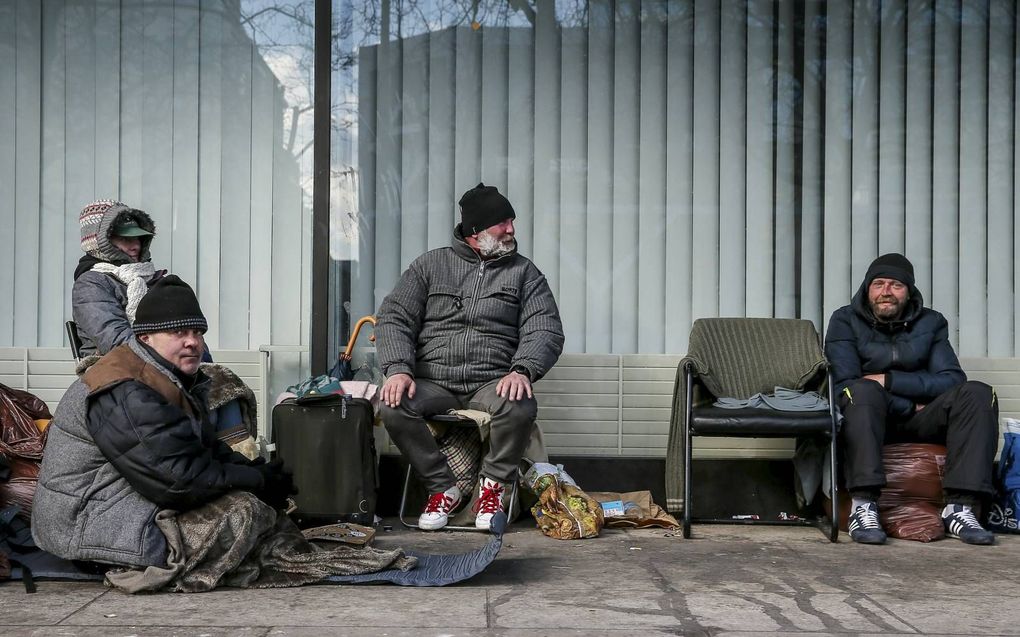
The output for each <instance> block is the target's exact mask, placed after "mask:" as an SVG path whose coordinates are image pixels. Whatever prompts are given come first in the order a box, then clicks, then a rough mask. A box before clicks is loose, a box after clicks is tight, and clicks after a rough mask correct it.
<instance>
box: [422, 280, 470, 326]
mask: <svg viewBox="0 0 1020 637" xmlns="http://www.w3.org/2000/svg"><path fill="white" fill-rule="evenodd" d="M466 303H467V302H466V301H465V299H464V297H463V296H462V295H461V290H460V289H458V288H455V287H453V286H452V285H433V286H432V287H431V288H430V289H429V296H428V299H427V300H426V301H425V318H426V320H429V321H460V320H463V319H462V317H463V316H464V308H465V305H466Z"/></svg>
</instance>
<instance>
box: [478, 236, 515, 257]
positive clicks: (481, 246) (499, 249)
mask: <svg viewBox="0 0 1020 637" xmlns="http://www.w3.org/2000/svg"><path fill="white" fill-rule="evenodd" d="M476 239H477V241H478V254H480V255H482V257H484V258H486V259H494V258H496V257H501V256H503V255H504V254H510V253H511V252H513V251H514V246H515V245H516V242H515V241H514V238H513V236H512V235H503V238H502V239H497V238H496V237H494V236H492V235H491V234H489V231H488V230H482V231H481V232H479V233H478V235H477V236H476Z"/></svg>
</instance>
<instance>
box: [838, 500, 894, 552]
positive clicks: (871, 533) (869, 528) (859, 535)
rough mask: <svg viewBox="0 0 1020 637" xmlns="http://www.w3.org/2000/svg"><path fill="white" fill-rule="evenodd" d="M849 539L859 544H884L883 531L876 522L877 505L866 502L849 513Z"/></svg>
mask: <svg viewBox="0 0 1020 637" xmlns="http://www.w3.org/2000/svg"><path fill="white" fill-rule="evenodd" d="M847 528H848V530H849V531H850V539H851V540H853V541H854V542H857V543H859V544H885V531H883V530H882V525H881V524H879V522H878V505H877V504H875V503H874V502H868V503H866V504H862V505H861V506H859V507H857V508H856V509H854V510H853V512H851V513H850V522H849V524H848V525H847Z"/></svg>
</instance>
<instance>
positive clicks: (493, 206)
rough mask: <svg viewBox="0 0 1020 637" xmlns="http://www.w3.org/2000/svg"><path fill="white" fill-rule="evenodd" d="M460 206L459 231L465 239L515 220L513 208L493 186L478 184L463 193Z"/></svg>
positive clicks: (515, 215)
mask: <svg viewBox="0 0 1020 637" xmlns="http://www.w3.org/2000/svg"><path fill="white" fill-rule="evenodd" d="M458 203H459V204H460V231H461V233H463V235H464V236H465V237H469V236H471V235H473V234H478V233H479V232H481V231H482V230H485V229H486V228H491V227H492V226H494V225H496V224H497V223H502V222H503V221H506V220H507V219H516V218H517V214H516V213H515V212H514V207H513V206H511V205H510V202H509V201H507V198H506V197H504V196H503V195H501V194H499V190H497V189H496V187H495V186H486V185H485V184H481V183H480V184H478V185H477V186H475V187H474V188H472V189H471V190H469V191H467V192H466V193H464V196H463V197H461V198H460V201H459V202H458Z"/></svg>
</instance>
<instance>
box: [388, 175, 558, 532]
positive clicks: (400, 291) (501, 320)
mask: <svg viewBox="0 0 1020 637" xmlns="http://www.w3.org/2000/svg"><path fill="white" fill-rule="evenodd" d="M460 212H461V222H460V224H459V225H458V226H457V227H456V228H455V229H454V232H453V245H452V246H451V247H448V248H439V249H437V250H432V251H430V252H427V253H425V254H424V255H422V256H420V257H418V258H417V259H415V260H414V262H413V263H411V265H410V267H408V269H407V271H406V272H404V274H403V276H401V278H400V281H399V282H398V283H397V286H396V287H395V288H394V289H393V291H392V292H391V293H390V294H389V295H388V296H387V297H386V299H385V300H384V301H383V303H382V305H381V306H380V308H379V323H378V325H377V327H376V333H377V334H378V337H379V345H378V356H379V362H380V365H381V367H382V370H383V373H384V374H386V377H387V378H386V384H385V385H383V389H382V403H383V404H382V407H381V415H382V419H383V423H385V425H386V430H387V431H388V432H389V434H390V437H391V438H392V439H393V441H394V443H395V444H396V445H397V447H399V448H400V450H401V452H403V453H404V455H405V456H407V458H408V461H409V462H410V463H411V466H412V467H414V469H415V471H417V473H418V475H419V476H420V477H421V478H422V480H423V481H424V483H425V487H426V488H427V489H428V492H429V499H428V502H427V503H426V505H425V510H424V511H423V512H422V514H421V516H420V517H419V518H418V527H419V528H421V529H425V530H436V529H440V528H442V527H444V526H446V524H447V522H448V520H449V516H450V514H451V513H452V512H453V511H454V510H455V509H457V508H458V506H459V505H460V504H461V503H462V502H463V501H464V500H466V499H470V498H471V494H468V493H462V491H461V488H460V487H458V486H457V481H456V478H455V476H454V474H453V471H452V470H451V469H450V467H449V465H448V464H447V461H446V457H445V456H444V455H443V454H442V453H441V452H440V450H439V445H438V444H437V442H436V440H435V438H434V437H433V436H432V434H431V433H430V431H429V429H428V427H427V426H426V424H425V418H427V417H430V416H434V415H436V414H443V413H446V412H447V411H448V410H451V409H472V410H476V411H480V412H485V413H487V414H489V416H490V417H491V422H490V423H489V439H488V443H489V451H488V453H487V454H486V455H485V457H484V458H483V460H482V468H481V478H480V480H479V484H478V490H477V491H476V492H475V494H476V495H477V501H476V505H475V512H476V514H477V515H476V516H475V526H476V527H477V528H480V529H488V528H489V524H490V521H491V520H492V517H493V515H495V514H496V513H497V512H499V511H501V510H503V507H504V506H505V504H504V502H503V496H504V492H505V490H506V486H507V485H508V484H510V483H512V482H513V481H514V480H516V479H517V470H518V465H519V464H520V461H521V458H522V456H523V454H524V451H525V449H526V447H527V445H528V442H529V439H530V437H531V433H532V429H533V427H534V421H535V414H536V413H537V409H538V407H537V404H536V402H535V398H534V396H533V394H532V391H531V384H532V383H533V382H535V381H537V380H538V379H539V378H541V377H542V376H544V375H545V373H546V372H547V371H549V368H550V367H552V366H553V364H554V363H555V362H556V360H557V358H558V357H559V355H560V352H561V351H562V349H563V326H562V325H561V323H560V317H559V311H558V310H557V308H556V301H555V299H553V295H552V291H551V290H550V289H549V285H548V283H547V282H546V280H545V276H543V275H542V273H541V272H540V271H539V270H538V268H537V267H535V264H534V263H532V262H531V261H530V260H528V259H527V258H525V257H523V256H522V255H520V254H519V253H518V252H517V241H516V240H515V239H514V219H515V218H516V216H517V215H516V213H515V212H514V209H513V206H511V205H510V202H509V201H507V199H506V197H504V196H503V195H501V194H500V193H499V191H498V190H497V189H496V188H495V186H486V185H485V184H478V185H477V186H475V187H474V188H472V189H470V190H468V191H467V192H466V193H464V196H463V197H461V199H460Z"/></svg>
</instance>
